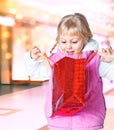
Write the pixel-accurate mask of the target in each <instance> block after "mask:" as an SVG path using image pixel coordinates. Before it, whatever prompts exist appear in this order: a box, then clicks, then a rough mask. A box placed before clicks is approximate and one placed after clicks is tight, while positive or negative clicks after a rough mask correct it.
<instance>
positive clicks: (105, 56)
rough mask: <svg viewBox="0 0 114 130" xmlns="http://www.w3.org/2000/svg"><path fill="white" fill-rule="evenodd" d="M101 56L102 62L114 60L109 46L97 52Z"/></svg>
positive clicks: (113, 53) (113, 52)
mask: <svg viewBox="0 0 114 130" xmlns="http://www.w3.org/2000/svg"><path fill="white" fill-rule="evenodd" d="M97 53H98V54H99V55H100V56H101V61H103V62H111V61H113V60H114V50H113V49H112V47H111V46H109V47H107V48H106V49H104V48H103V49H102V50H101V52H97Z"/></svg>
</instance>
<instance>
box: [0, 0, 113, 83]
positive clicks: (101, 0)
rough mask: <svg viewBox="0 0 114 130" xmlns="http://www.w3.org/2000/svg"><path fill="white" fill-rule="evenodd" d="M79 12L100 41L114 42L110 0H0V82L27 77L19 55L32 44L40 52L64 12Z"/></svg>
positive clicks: (49, 42)
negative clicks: (85, 18) (36, 46)
mask: <svg viewBox="0 0 114 130" xmlns="http://www.w3.org/2000/svg"><path fill="white" fill-rule="evenodd" d="M75 12H80V13H83V14H84V15H85V16H86V17H87V19H88V22H89V24H90V28H91V30H92V32H93V35H94V38H95V39H96V40H97V41H98V42H99V44H100V45H102V47H103V46H105V44H107V43H108V44H111V45H112V46H114V15H113V14H114V1H113V0H96V1H91V0H86V1H83V0H80V1H79V0H69V1H64V0H63V1H60V0H58V1H56V0H53V1H52V0H29V1H28V0H0V83H1V84H10V83H14V82H15V81H17V82H18V81H27V80H29V77H28V75H27V73H26V71H25V68H24V63H23V56H24V53H25V52H26V51H28V50H29V49H30V48H31V46H32V45H38V46H39V47H40V49H41V50H42V52H45V51H46V49H47V48H48V47H50V46H52V45H53V44H54V43H55V38H56V27H57V24H58V22H59V20H60V19H61V17H63V16H64V15H66V14H70V13H75Z"/></svg>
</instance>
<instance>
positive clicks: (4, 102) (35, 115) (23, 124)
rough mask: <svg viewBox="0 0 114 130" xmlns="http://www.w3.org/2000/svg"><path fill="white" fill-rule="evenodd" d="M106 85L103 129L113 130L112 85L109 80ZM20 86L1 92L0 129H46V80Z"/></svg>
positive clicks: (113, 97)
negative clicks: (27, 85) (40, 82)
mask: <svg viewBox="0 0 114 130" xmlns="http://www.w3.org/2000/svg"><path fill="white" fill-rule="evenodd" d="M105 84H106V83H105ZM111 85H112V86H111ZM107 86H108V87H105V89H104V93H105V98H106V105H107V108H108V109H107V116H106V120H105V128H104V129H103V130H114V124H113V123H114V89H113V88H114V87H113V84H110V83H109V82H107ZM21 87H22V86H20V88H21ZM22 88H23V89H18V87H17V89H16V88H15V89H16V90H15V91H12V92H9V93H5V94H1V96H0V130H46V129H47V127H44V126H45V125H46V124H47V121H46V118H45V115H44V102H45V95H46V90H47V82H44V83H43V84H41V85H39V86H38V87H36V86H35V87H34V86H33V85H32V84H31V87H30V86H29V88H26V89H24V86H23V87H22ZM42 127H43V128H42ZM41 128H42V129H41Z"/></svg>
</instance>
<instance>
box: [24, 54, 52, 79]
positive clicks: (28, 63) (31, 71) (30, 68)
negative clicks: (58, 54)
mask: <svg viewBox="0 0 114 130" xmlns="http://www.w3.org/2000/svg"><path fill="white" fill-rule="evenodd" d="M24 64H25V69H26V71H27V74H28V76H30V79H31V80H49V77H50V72H51V69H50V65H49V63H48V60H47V59H43V60H33V59H31V57H30V52H29V51H28V52H26V53H25V55H24Z"/></svg>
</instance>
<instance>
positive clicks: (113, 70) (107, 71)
mask: <svg viewBox="0 0 114 130" xmlns="http://www.w3.org/2000/svg"><path fill="white" fill-rule="evenodd" d="M99 74H100V76H101V77H102V78H107V79H109V80H113V81H114V61H112V62H110V63H106V62H100V65H99Z"/></svg>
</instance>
